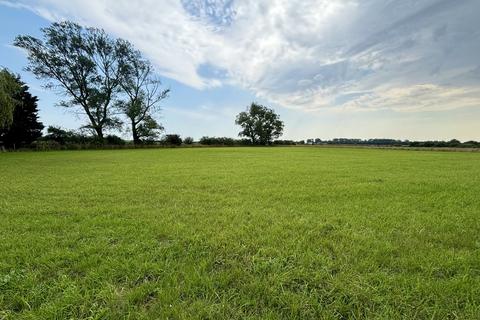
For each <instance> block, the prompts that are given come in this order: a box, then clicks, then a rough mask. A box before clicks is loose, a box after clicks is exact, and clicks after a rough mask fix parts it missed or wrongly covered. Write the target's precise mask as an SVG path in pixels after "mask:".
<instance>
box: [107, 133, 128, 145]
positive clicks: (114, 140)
mask: <svg viewBox="0 0 480 320" xmlns="http://www.w3.org/2000/svg"><path fill="white" fill-rule="evenodd" d="M105 142H106V143H107V144H111V145H118V146H121V145H124V144H125V140H123V139H122V138H120V137H119V136H116V135H114V134H109V135H108V136H107V137H106V138H105Z"/></svg>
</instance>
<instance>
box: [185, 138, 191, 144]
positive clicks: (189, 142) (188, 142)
mask: <svg viewBox="0 0 480 320" xmlns="http://www.w3.org/2000/svg"><path fill="white" fill-rule="evenodd" d="M183 143H185V144H193V138H192V137H186V138H185V139H183Z"/></svg>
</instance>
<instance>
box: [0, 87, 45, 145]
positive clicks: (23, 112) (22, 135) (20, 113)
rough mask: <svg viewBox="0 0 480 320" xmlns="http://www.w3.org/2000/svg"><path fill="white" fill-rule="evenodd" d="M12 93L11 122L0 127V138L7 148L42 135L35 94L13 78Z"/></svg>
mask: <svg viewBox="0 0 480 320" xmlns="http://www.w3.org/2000/svg"><path fill="white" fill-rule="evenodd" d="M15 82H16V87H18V88H20V90H18V91H17V92H15V93H14V95H13V98H14V99H15V101H16V107H15V109H14V111H13V116H12V122H11V124H10V126H9V127H8V128H3V129H0V140H2V141H3V143H4V144H5V146H7V147H9V148H15V147H24V146H28V145H29V144H30V143H32V142H33V141H35V140H36V139H38V138H40V137H41V136H42V129H43V124H42V123H41V122H40V121H39V120H38V107H37V101H38V98H37V97H36V96H32V95H31V94H30V92H29V91H28V86H27V85H26V84H24V83H23V82H22V81H20V79H19V78H15Z"/></svg>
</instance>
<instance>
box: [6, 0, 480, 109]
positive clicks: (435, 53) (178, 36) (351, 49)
mask: <svg viewBox="0 0 480 320" xmlns="http://www.w3.org/2000/svg"><path fill="white" fill-rule="evenodd" d="M0 3H3V4H9V5H12V6H17V7H21V8H26V9H29V10H32V11H34V12H36V13H37V14H39V15H41V16H43V17H45V18H46V19H49V20H59V19H73V20H76V21H79V22H81V23H84V24H87V25H93V26H99V27H102V28H104V29H106V30H107V31H109V32H111V33H112V34H115V35H117V36H121V37H124V38H127V39H129V40H130V41H132V42H133V43H134V44H135V45H136V46H137V47H138V48H140V49H141V50H142V51H143V52H145V54H147V55H148V56H149V57H150V58H151V59H152V61H153V62H154V63H155V64H156V66H157V67H158V70H159V71H160V73H161V74H162V75H163V76H166V77H170V78H172V79H175V80H178V81H180V82H182V83H184V84H187V85H189V86H192V87H195V88H198V89H204V88H207V87H212V86H219V85H222V84H226V83H228V84H233V85H236V86H241V87H242V88H246V89H249V90H252V91H253V92H255V93H256V94H257V95H258V96H259V97H261V98H264V99H267V100H269V101H271V102H274V103H277V104H279V105H281V106H284V107H288V108H295V109H299V110H307V111H309V110H310V111H312V110H317V109H319V108H326V107H329V108H339V109H343V110H353V111H355V110H378V109H391V110H396V111H410V112H413V111H435V110H446V109H453V108H459V107H466V106H469V107H471V106H480V95H479V92H480V89H479V88H480V75H479V72H478V70H479V66H480V62H479V61H478V56H480V20H479V19H478V12H480V1H478V0H458V1H451V0H423V1H416V0H396V1H384V0H368V1H364V0H304V1H290V0H272V1H268V2H267V1H257V0H243V1H240V0H238V1H234V0H192V1H187V0H182V1H174V0H164V1H161V2H159V1H154V0H142V1H127V0H116V1H114V0H103V1H97V0H95V1H94V0H82V1H80V0H71V1H61V0H38V1H28V0H20V1H15V2H13V1H2V2H0ZM205 66H208V68H210V69H212V70H221V72H205V70H204V69H205Z"/></svg>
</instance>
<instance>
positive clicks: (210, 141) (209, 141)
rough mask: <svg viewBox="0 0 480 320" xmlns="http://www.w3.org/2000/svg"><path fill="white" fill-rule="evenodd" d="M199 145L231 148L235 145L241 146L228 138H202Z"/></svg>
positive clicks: (238, 142) (236, 141)
mask: <svg viewBox="0 0 480 320" xmlns="http://www.w3.org/2000/svg"><path fill="white" fill-rule="evenodd" d="M200 144H203V145H207V146H212V145H217V146H233V145H236V144H241V143H240V141H238V140H235V139H232V138H228V137H202V138H201V139H200Z"/></svg>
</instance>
